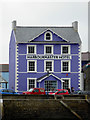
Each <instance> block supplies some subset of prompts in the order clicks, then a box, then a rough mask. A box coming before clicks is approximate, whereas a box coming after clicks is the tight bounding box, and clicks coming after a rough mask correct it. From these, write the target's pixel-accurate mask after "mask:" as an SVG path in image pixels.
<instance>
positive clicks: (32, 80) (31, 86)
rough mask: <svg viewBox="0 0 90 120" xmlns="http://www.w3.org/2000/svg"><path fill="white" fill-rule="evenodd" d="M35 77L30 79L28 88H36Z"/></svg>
mask: <svg viewBox="0 0 90 120" xmlns="http://www.w3.org/2000/svg"><path fill="white" fill-rule="evenodd" d="M35 87H36V86H35V79H34V78H30V79H28V84H27V89H28V90H29V89H31V88H35Z"/></svg>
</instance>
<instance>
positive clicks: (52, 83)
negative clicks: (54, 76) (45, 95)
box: [44, 81, 57, 91]
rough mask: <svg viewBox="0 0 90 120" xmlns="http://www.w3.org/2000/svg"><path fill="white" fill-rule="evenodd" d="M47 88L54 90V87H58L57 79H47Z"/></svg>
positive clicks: (47, 89)
mask: <svg viewBox="0 0 90 120" xmlns="http://www.w3.org/2000/svg"><path fill="white" fill-rule="evenodd" d="M44 84H45V90H46V91H52V90H53V89H57V81H45V83H44Z"/></svg>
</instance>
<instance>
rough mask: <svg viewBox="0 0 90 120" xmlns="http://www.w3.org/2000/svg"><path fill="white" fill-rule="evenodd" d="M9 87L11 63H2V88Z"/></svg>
mask: <svg viewBox="0 0 90 120" xmlns="http://www.w3.org/2000/svg"><path fill="white" fill-rule="evenodd" d="M2 88H9V64H0V89H2Z"/></svg>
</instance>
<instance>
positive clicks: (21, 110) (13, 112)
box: [1, 95, 90, 120]
mask: <svg viewBox="0 0 90 120" xmlns="http://www.w3.org/2000/svg"><path fill="white" fill-rule="evenodd" d="M6 96H8V95H6ZM11 96H12V95H11ZM20 96H21V97H22V98H21V99H20ZM20 96H17V95H14V96H12V98H13V99H10V97H8V99H5V95H4V99H2V105H1V107H2V108H1V112H2V114H1V115H2V119H1V120H50V119H51V120H89V118H90V117H89V111H90V103H89V102H88V101H87V100H85V99H76V100H74V99H63V98H61V99H55V98H54V97H52V99H49V97H48V98H46V97H47V96H31V99H30V96H27V95H26V97H27V99H26V98H25V95H24V96H23V95H20ZM2 97H3V96H2Z"/></svg>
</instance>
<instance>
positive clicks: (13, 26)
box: [12, 20, 17, 30]
mask: <svg viewBox="0 0 90 120" xmlns="http://www.w3.org/2000/svg"><path fill="white" fill-rule="evenodd" d="M16 24H17V23H16V20H14V21H12V30H15V29H16Z"/></svg>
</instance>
